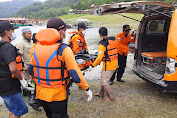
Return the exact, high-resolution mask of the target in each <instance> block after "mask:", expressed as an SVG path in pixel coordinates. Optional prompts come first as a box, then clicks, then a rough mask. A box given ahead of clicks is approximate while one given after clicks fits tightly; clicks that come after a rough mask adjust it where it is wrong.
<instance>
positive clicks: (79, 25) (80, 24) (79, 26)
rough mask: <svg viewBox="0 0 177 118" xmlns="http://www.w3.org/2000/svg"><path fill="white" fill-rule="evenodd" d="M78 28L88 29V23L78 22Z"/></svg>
mask: <svg viewBox="0 0 177 118" xmlns="http://www.w3.org/2000/svg"><path fill="white" fill-rule="evenodd" d="M78 28H84V29H86V28H87V26H86V24H85V23H84V22H80V23H78Z"/></svg>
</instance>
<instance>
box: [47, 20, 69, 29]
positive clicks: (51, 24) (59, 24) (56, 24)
mask: <svg viewBox="0 0 177 118" xmlns="http://www.w3.org/2000/svg"><path fill="white" fill-rule="evenodd" d="M47 28H55V29H56V30H58V31H60V30H61V29H64V28H66V24H65V23H64V22H63V21H62V20H61V19H60V18H52V19H50V20H49V21H48V23H47Z"/></svg>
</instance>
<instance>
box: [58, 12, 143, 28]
mask: <svg viewBox="0 0 177 118" xmlns="http://www.w3.org/2000/svg"><path fill="white" fill-rule="evenodd" d="M123 15H125V16H129V17H132V18H134V19H137V20H141V18H142V17H143V15H142V14H132V13H125V14H123ZM58 18H61V19H63V20H64V21H70V20H71V21H74V20H77V19H88V20H91V21H92V22H93V26H94V27H101V26H105V27H112V28H122V25H123V24H129V25H130V26H131V27H132V28H134V29H135V28H137V27H138V24H139V22H137V21H134V20H131V19H127V18H124V17H122V16H120V15H117V14H114V15H104V16H95V15H89V14H74V15H63V16H59V17H58Z"/></svg>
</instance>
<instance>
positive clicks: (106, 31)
mask: <svg viewBox="0 0 177 118" xmlns="http://www.w3.org/2000/svg"><path fill="white" fill-rule="evenodd" d="M99 33H100V35H101V36H107V35H108V30H107V28H106V27H101V28H100V29H99Z"/></svg>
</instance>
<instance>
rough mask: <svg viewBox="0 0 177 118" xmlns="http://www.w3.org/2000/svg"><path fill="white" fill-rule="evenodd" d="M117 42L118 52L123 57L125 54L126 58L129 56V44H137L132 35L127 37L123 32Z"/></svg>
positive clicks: (118, 36)
mask: <svg viewBox="0 0 177 118" xmlns="http://www.w3.org/2000/svg"><path fill="white" fill-rule="evenodd" d="M116 40H117V51H118V53H119V54H120V55H122V54H123V53H124V54H125V56H127V54H128V49H129V47H128V44H129V42H135V40H134V38H133V39H131V34H130V33H129V34H128V36H127V37H126V36H125V35H124V34H123V32H121V33H119V34H118V35H117V36H116Z"/></svg>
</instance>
